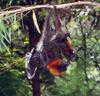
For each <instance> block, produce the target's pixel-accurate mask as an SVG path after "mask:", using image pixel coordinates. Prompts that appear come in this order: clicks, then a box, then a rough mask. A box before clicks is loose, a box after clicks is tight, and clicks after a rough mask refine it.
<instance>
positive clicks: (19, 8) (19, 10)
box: [0, 1, 100, 17]
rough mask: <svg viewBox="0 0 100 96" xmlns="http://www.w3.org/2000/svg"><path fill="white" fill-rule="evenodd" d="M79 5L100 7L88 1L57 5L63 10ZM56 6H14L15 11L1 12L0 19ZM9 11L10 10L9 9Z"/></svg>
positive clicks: (98, 4) (99, 4)
mask: <svg viewBox="0 0 100 96" xmlns="http://www.w3.org/2000/svg"><path fill="white" fill-rule="evenodd" d="M78 5H88V6H97V7H100V3H96V2H88V1H78V2H73V3H68V4H61V5H55V6H56V7H57V8H58V9H61V8H66V7H71V6H78ZM53 6H54V5H48V4H47V5H35V6H25V7H23V6H22V7H21V6H20V7H18V8H17V6H15V7H16V8H17V9H15V7H14V6H12V8H13V7H14V9H12V10H9V11H8V10H7V11H4V10H1V11H0V17H2V16H4V15H5V14H13V13H22V12H26V11H30V10H33V9H39V8H45V9H47V8H51V9H52V8H54V7H53ZM10 8H11V7H10ZM7 9H9V8H7Z"/></svg>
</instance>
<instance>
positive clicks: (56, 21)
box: [54, 6, 62, 33]
mask: <svg viewBox="0 0 100 96" xmlns="http://www.w3.org/2000/svg"><path fill="white" fill-rule="evenodd" d="M54 26H55V31H56V32H57V33H59V32H62V30H61V22H60V18H59V16H58V12H57V7H56V6H54Z"/></svg>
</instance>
